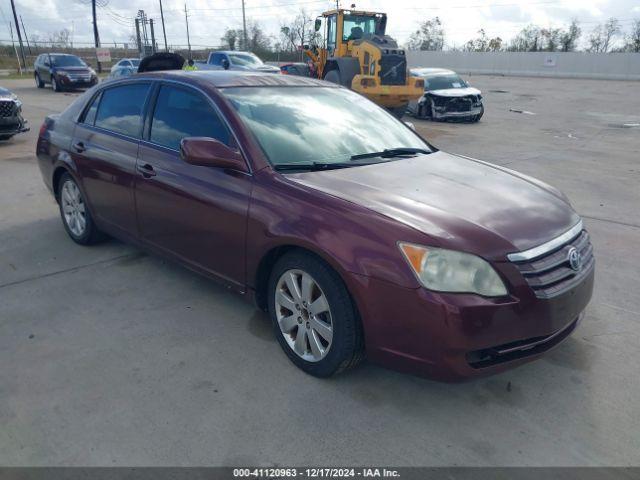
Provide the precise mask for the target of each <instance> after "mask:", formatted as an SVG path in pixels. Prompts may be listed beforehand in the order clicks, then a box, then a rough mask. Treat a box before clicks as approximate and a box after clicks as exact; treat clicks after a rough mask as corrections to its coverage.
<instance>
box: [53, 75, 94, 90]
mask: <svg viewBox="0 0 640 480" xmlns="http://www.w3.org/2000/svg"><path fill="white" fill-rule="evenodd" d="M57 78H58V81H59V83H60V85H61V86H63V87H65V88H83V87H84V88H86V87H93V86H94V85H96V84H97V83H98V78H97V77H89V78H85V77H69V76H65V75H58V77H57Z"/></svg>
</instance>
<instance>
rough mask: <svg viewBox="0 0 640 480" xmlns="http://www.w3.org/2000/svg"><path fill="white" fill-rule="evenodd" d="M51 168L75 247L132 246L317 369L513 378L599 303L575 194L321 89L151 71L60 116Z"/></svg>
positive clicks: (296, 82) (355, 98) (332, 89)
mask: <svg viewBox="0 0 640 480" xmlns="http://www.w3.org/2000/svg"><path fill="white" fill-rule="evenodd" d="M284 99H286V101H285V100H284ZM318 112H322V114H321V115H319V114H318ZM319 142H321V143H319ZM37 156H38V161H39V166H40V169H41V172H42V176H43V178H44V180H45V183H46V185H47V187H48V188H49V189H50V190H51V191H52V192H53V195H54V196H55V199H56V200H57V202H58V203H59V206H60V214H61V218H62V223H63V225H64V228H65V229H66V231H67V233H68V235H69V236H70V238H71V239H72V240H73V241H75V242H77V243H79V244H83V245H87V244H92V243H95V242H97V241H98V240H100V238H102V236H103V235H104V234H108V235H112V236H114V237H117V238H120V239H122V240H125V241H127V242H131V243H133V244H136V245H139V246H141V247H142V248H145V249H148V250H150V251H153V252H156V253H158V254H160V255H163V256H165V257H168V258H171V259H173V260H176V261H178V262H181V263H183V264H185V265H186V266H188V267H189V268H191V269H193V270H195V271H198V272H200V273H202V274H204V275H207V276H209V277H211V278H215V279H217V280H218V281H220V282H222V283H223V284H224V285H226V286H227V287H228V288H229V289H231V290H233V291H236V292H238V293H240V294H242V295H245V296H247V297H251V298H253V299H254V300H255V302H256V303H257V305H258V306H259V307H260V308H263V309H265V310H267V311H268V312H269V315H270V318H271V321H272V323H273V330H274V334H275V335H276V337H277V339H278V341H279V343H280V345H281V346H282V348H283V350H284V351H285V353H286V354H287V356H288V357H289V358H290V359H291V361H292V362H293V363H294V364H295V365H297V366H298V367H299V368H301V369H302V370H304V371H305V372H308V373H310V374H312V375H316V376H320V377H325V376H329V375H331V374H334V373H337V372H340V371H342V370H345V369H347V368H350V367H353V366H354V365H355V364H357V363H358V362H359V361H360V360H361V359H362V358H363V357H364V355H365V353H366V356H367V357H368V358H369V359H370V360H373V361H376V362H379V363H382V364H384V365H387V366H390V367H393V368H397V369H399V370H404V371H410V372H414V373H418V374H422V375H427V376H431V377H434V378H438V379H442V380H456V379H461V378H466V377H473V376H479V375H486V374H489V373H494V372H499V371H501V370H504V369H507V368H509V367H512V366H514V365H518V364H520V363H523V362H526V361H529V360H531V359H534V358H536V357H539V356H540V355H541V354H542V353H543V352H546V351H547V350H549V349H551V348H552V347H554V346H556V345H558V344H559V343H561V342H562V341H563V340H564V339H566V338H567V337H568V336H569V335H570V334H571V332H572V331H573V330H574V329H575V328H576V325H577V324H578V322H579V320H580V319H581V318H582V315H583V313H582V312H583V311H584V309H585V307H586V306H587V303H588V302H589V299H590V298H591V294H592V289H593V279H594V268H595V267H594V256H593V252H592V247H591V243H590V241H589V235H588V234H587V232H586V231H585V229H584V226H583V223H582V220H581V219H580V217H579V216H578V214H577V213H576V212H575V211H574V210H573V208H572V207H571V205H570V203H569V201H568V199H567V197H566V196H565V195H563V194H562V193H561V192H560V191H558V190H556V189H555V188H553V187H551V186H549V185H547V184H545V183H542V182H541V181H539V180H536V179H533V178H531V177H528V176H526V175H523V174H520V173H517V172H514V171H512V170H508V169H506V168H502V167H499V166H496V165H492V164H489V163H486V162H483V161H480V160H475V159H472V158H468V157H463V156H459V155H452V154H448V153H445V152H442V151H439V150H438V149H437V148H435V147H434V146H432V145H431V144H429V142H427V141H426V140H424V139H423V138H421V137H420V136H419V135H418V134H417V133H416V132H415V131H414V130H412V129H411V128H409V127H407V125H405V124H404V123H402V122H400V121H398V120H397V119H395V118H394V117H393V116H392V115H390V114H389V113H387V112H386V111H385V110H383V109H382V108H380V107H378V106H377V105H375V104H374V103H372V102H370V101H369V100H367V99H365V98H363V97H362V96H360V95H358V94H357V93H354V92H352V91H350V90H348V89H346V88H344V87H340V86H338V85H335V84H329V83H326V82H322V81H320V80H316V79H311V78H304V77H298V76H292V75H270V74H259V73H253V74H249V75H247V74H245V73H240V72H222V71H221V72H202V71H200V72H198V71H196V72H181V71H174V72H158V73H139V74H137V75H135V76H134V77H129V78H125V79H122V80H116V81H113V82H109V83H105V84H103V85H100V86H98V87H97V88H96V89H94V90H92V91H90V92H87V93H85V94H84V96H82V97H81V98H80V99H79V100H77V101H76V102H74V103H73V104H72V105H71V106H69V107H68V108H67V109H66V110H65V111H64V112H63V113H62V114H60V115H51V116H49V117H47V118H46V120H45V123H44V125H43V126H42V128H41V130H40V135H39V138H38V142H37ZM212 321H228V319H227V320H225V319H212ZM149 328H153V326H152V325H151V324H149ZM239 348H240V346H239Z"/></svg>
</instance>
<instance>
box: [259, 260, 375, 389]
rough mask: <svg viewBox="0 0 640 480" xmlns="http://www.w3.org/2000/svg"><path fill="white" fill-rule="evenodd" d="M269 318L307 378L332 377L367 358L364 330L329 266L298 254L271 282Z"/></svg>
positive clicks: (282, 265) (274, 272)
mask: <svg viewBox="0 0 640 480" xmlns="http://www.w3.org/2000/svg"><path fill="white" fill-rule="evenodd" d="M268 301H269V315H270V317H271V321H272V323H273V329H274V333H275V335H276V338H277V339H278V342H279V343H280V346H281V347H282V349H283V350H284V352H285V353H286V355H287V356H288V357H289V359H290V360H291V361H292V362H293V363H294V364H295V365H296V366H297V367H298V368H300V369H301V370H303V371H304V372H306V373H308V374H310V375H313V376H316V377H329V376H331V375H334V374H337V373H340V372H342V371H344V370H347V369H349V368H352V367H354V366H355V365H357V364H358V363H359V362H360V361H361V360H362V358H363V356H364V344H363V334H362V327H361V325H360V319H359V317H358V313H357V311H356V308H355V306H354V305H353V302H352V300H351V297H350V295H349V292H348V291H347V288H346V286H345V285H344V282H343V281H342V279H341V278H340V276H339V275H338V274H337V273H336V272H335V271H334V270H333V269H332V268H331V267H330V266H329V265H327V264H326V263H325V262H323V261H322V260H320V259H319V258H317V257H315V256H314V255H311V254H309V253H305V252H299V251H294V252H291V253H288V254H286V255H285V256H283V257H282V258H280V259H279V260H278V261H277V262H276V264H275V266H274V268H273V270H272V271H271V275H270V277H269V284H268Z"/></svg>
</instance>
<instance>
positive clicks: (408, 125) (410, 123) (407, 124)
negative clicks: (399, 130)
mask: <svg viewBox="0 0 640 480" xmlns="http://www.w3.org/2000/svg"><path fill="white" fill-rule="evenodd" d="M404 124H405V125H406V126H407V127H409V128H410V129H411V130H413V131H415V129H416V126H415V125H414V124H413V122H404Z"/></svg>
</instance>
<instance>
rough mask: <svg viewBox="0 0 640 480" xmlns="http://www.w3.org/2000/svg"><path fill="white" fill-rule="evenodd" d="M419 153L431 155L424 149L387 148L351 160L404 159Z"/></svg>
mask: <svg viewBox="0 0 640 480" xmlns="http://www.w3.org/2000/svg"><path fill="white" fill-rule="evenodd" d="M417 153H425V154H426V153H431V151H429V150H425V149H424V148H411V147H402V148H386V149H384V150H382V151H381V152H369V153H360V154H358V155H352V156H351V160H360V159H361V158H373V157H382V158H392V157H403V156H411V155H415V154H417Z"/></svg>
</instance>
